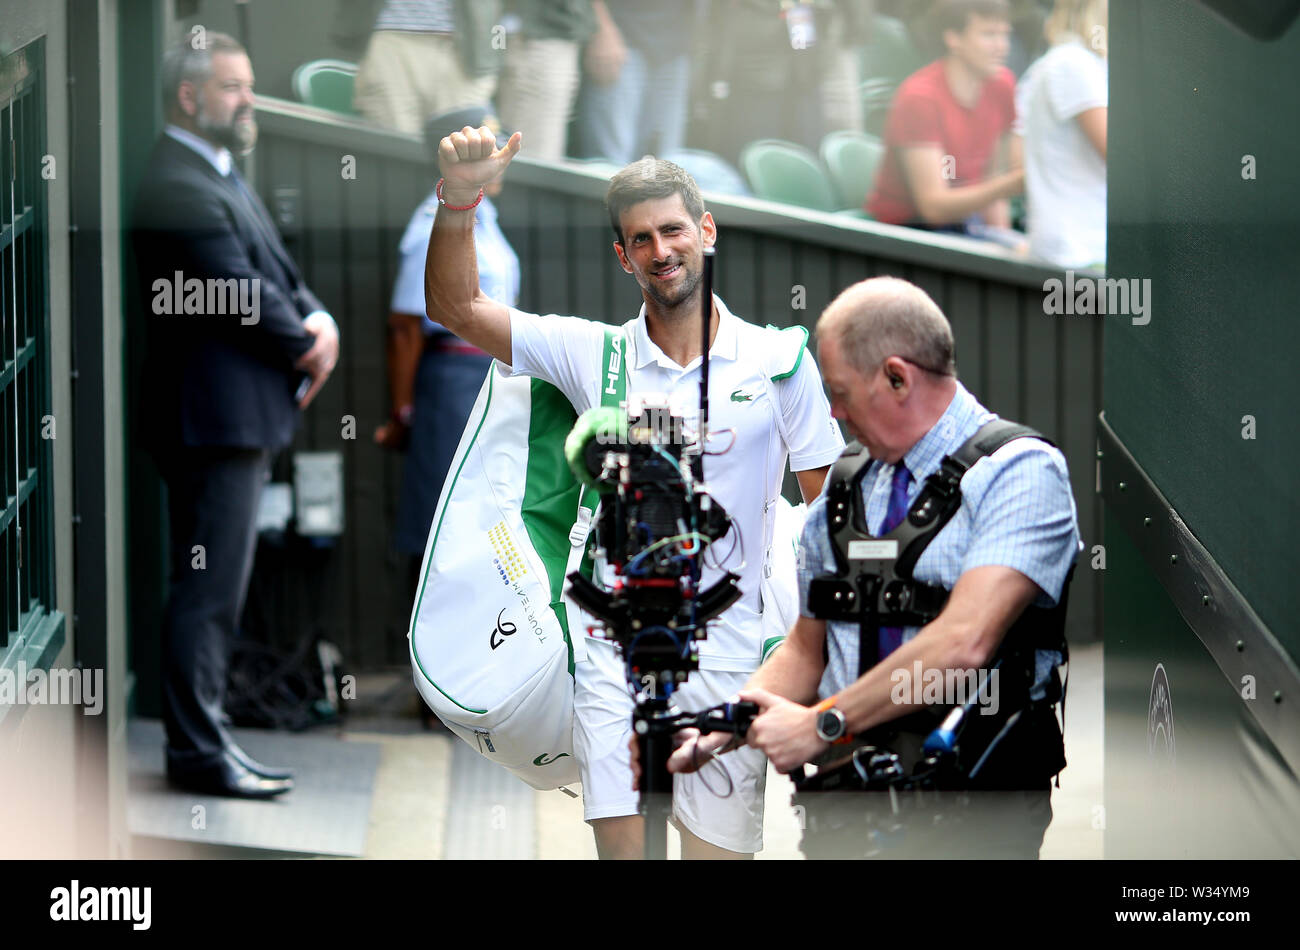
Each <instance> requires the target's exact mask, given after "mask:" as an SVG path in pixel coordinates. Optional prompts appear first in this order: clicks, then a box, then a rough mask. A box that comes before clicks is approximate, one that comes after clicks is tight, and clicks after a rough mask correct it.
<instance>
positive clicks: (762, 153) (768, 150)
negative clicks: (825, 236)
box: [740, 139, 836, 211]
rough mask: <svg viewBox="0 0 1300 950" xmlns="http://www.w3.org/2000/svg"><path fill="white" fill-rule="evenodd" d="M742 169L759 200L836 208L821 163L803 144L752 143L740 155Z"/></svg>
mask: <svg viewBox="0 0 1300 950" xmlns="http://www.w3.org/2000/svg"><path fill="white" fill-rule="evenodd" d="M740 167H741V169H742V170H743V171H744V173H745V177H746V178H747V179H749V186H750V188H752V189H753V191H754V194H755V195H757V196H758V197H759V198H766V199H767V200H769V201H780V202H783V203H785V204H789V205H798V206H799V207H801V208H809V209H811V210H813V211H834V210H835V208H836V201H835V194H834V192H832V190H831V185H830V182H829V181H827V179H826V172H825V170H824V169H823V168H822V165H821V162H819V161H818V160H817V156H816V155H814V154H813V153H812V152H810V151H808V150H807V149H806V148H804V147H803V146H802V145H796V144H795V143H793V142H785V141H782V140H781V139H759V140H758V141H756V142H750V143H749V144H748V145H746V146H745V148H744V151H742V152H741V153H740Z"/></svg>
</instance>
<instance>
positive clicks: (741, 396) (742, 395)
mask: <svg viewBox="0 0 1300 950" xmlns="http://www.w3.org/2000/svg"><path fill="white" fill-rule="evenodd" d="M753 398H754V397H753V396H751V395H750V394H749V393H747V392H745V391H744V390H743V389H737V390H736V391H735V392H734V393H732V394H731V401H732V402H750V401H751V400H752V399H753Z"/></svg>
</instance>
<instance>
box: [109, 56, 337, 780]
mask: <svg viewBox="0 0 1300 950" xmlns="http://www.w3.org/2000/svg"><path fill="white" fill-rule="evenodd" d="M204 39H205V41H204V42H202V45H201V48H197V49H196V48H195V44H196V43H198V42H200V38H199V37H195V36H191V37H187V39H186V40H185V42H184V43H182V44H180V45H178V46H176V47H174V48H173V49H171V50H170V51H169V52H168V53H167V57H166V59H165V61H164V65H163V95H164V103H165V109H166V113H167V118H168V124H167V127H166V129H165V130H164V133H163V134H162V135H161V136H160V137H159V139H158V143H157V145H156V146H155V147H154V150H153V154H152V156H151V157H150V160H149V165H148V168H147V169H146V171H145V174H144V178H143V182H142V184H141V186H140V190H139V193H138V194H137V197H136V204H135V220H134V225H133V240H134V246H135V252H136V262H137V266H138V270H139V275H140V281H141V299H142V301H150V306H151V310H152V314H153V316H152V317H151V320H150V335H149V337H150V339H149V343H150V346H149V355H148V359H147V361H146V370H145V378H144V381H143V387H142V393H143V399H142V406H143V412H144V417H143V418H142V419H141V423H142V425H141V431H142V433H143V435H144V439H145V441H146V444H147V446H148V447H149V449H150V451H151V452H152V454H153V456H154V458H155V459H156V461H157V463H158V467H159V470H160V471H161V473H162V476H163V478H164V479H165V481H166V483H167V488H168V505H169V511H170V516H171V535H172V537H171V589H170V593H169V597H168V601H167V608H166V613H165V615H164V620H163V636H162V640H163V716H164V721H165V724H166V728H167V777H168V780H169V781H170V782H171V783H172V784H173V785H177V786H179V787H182V788H186V789H190V790H193V791H200V792H206V793H212V794H223V795H233V796H240V797H248V798H269V797H271V796H274V795H279V794H281V793H283V792H286V791H288V790H289V789H290V788H292V786H293V782H292V776H291V775H290V774H289V773H288V772H286V771H284V770H283V769H274V768H270V767H268V766H264V765H261V764H260V763H258V762H256V761H254V760H253V759H252V758H251V757H249V755H248V754H247V753H246V752H244V751H243V750H242V749H240V748H239V746H238V744H237V743H236V742H235V741H234V739H233V738H232V736H231V735H230V732H229V731H228V730H227V729H226V727H225V725H224V724H223V722H222V720H223V713H222V703H223V701H224V696H225V687H226V671H227V665H228V662H229V651H230V643H231V640H232V638H233V637H234V635H235V628H236V624H237V623H238V620H239V615H240V612H241V611H242V609H243V603H244V597H245V595H246V593H247V591H248V581H249V575H250V573H251V571H252V565H253V553H254V549H255V546H256V540H257V531H256V516H257V507H258V499H259V497H260V495H261V490H262V486H263V484H264V483H265V482H266V480H267V478H268V477H269V472H270V460H271V456H272V454H273V453H275V452H276V451H278V450H280V449H282V448H284V447H285V446H287V445H288V444H289V442H290V441H291V440H292V438H293V432H294V429H295V427H296V425H297V421H298V411H299V409H301V408H303V407H305V406H306V405H307V404H308V403H309V402H310V401H311V400H312V398H313V397H314V396H315V394H316V392H317V391H318V390H319V389H320V387H321V386H322V385H323V384H324V382H325V380H326V379H327V378H328V377H329V374H330V372H331V371H332V370H333V368H334V364H335V362H336V361H337V359H338V350H339V344H338V330H337V327H336V326H335V324H334V320H333V318H332V317H331V316H330V315H329V313H328V312H326V310H325V307H324V305H323V304H322V303H321V302H320V300H318V299H317V298H316V296H315V295H314V294H312V292H311V291H310V290H309V289H308V288H307V286H306V284H304V283H303V280H302V276H301V275H300V274H299V272H298V268H297V267H296V266H295V264H294V262H293V260H292V259H291V258H290V257H289V254H288V253H287V252H286V251H285V249H284V245H283V244H282V243H281V241H280V238H279V235H278V234H277V233H276V230H275V225H274V224H273V223H272V221H271V217H270V215H269V214H268V213H267V211H266V208H265V206H263V204H262V203H261V201H259V200H258V198H257V197H256V196H255V195H254V194H253V192H252V190H251V189H249V188H248V186H247V185H246V184H245V183H244V181H243V179H242V178H241V177H240V174H239V172H238V170H236V169H235V168H234V164H233V158H232V154H231V153H232V152H235V153H237V154H239V155H245V154H247V153H248V152H249V151H251V150H252V147H253V145H254V143H255V142H256V139H257V126H256V124H255V121H254V117H253V70H252V65H251V64H250V62H249V59H248V55H247V53H246V52H245V51H244V49H243V47H242V46H240V45H239V43H238V42H236V41H235V40H234V39H232V38H231V37H229V36H226V35H224V34H218V33H208V34H207V35H206V38H204Z"/></svg>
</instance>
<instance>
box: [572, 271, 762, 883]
mask: <svg viewBox="0 0 1300 950" xmlns="http://www.w3.org/2000/svg"><path fill="white" fill-rule="evenodd" d="M701 285H702V287H701V291H702V292H701V324H702V327H701V335H702V339H701V345H702V347H703V350H702V353H703V356H702V358H701V362H700V414H699V426H698V432H695V433H689V432H688V431H687V428H686V423H685V420H684V419H683V418H682V417H681V416H678V415H674V414H673V413H672V412H671V411H670V408H669V403H668V399H667V397H665V396H650V395H643V396H641V397H639V398H638V397H633V398H631V399H629V400H628V404H627V409H626V411H625V410H623V409H617V408H614V407H601V408H597V409H590V410H588V411H587V412H585V413H583V414H582V416H581V417H579V419H578V422H577V425H575V426H574V429H573V431H572V432H571V433H570V434H569V438H568V440H567V441H566V443H565V446H564V450H565V456H566V457H567V459H568V462H569V467H570V468H571V469H572V470H573V473H574V475H575V476H576V477H577V479H578V480H579V481H580V482H582V483H583V484H584V485H585V486H587V488H588V489H589V490H594V491H595V492H596V493H597V494H598V495H599V497H600V510H599V512H598V514H597V516H596V524H595V551H594V552H593V553H594V555H595V562H596V563H600V562H602V561H603V562H604V563H605V564H606V565H608V566H609V567H610V568H612V573H613V582H612V585H611V586H609V587H608V588H606V587H603V586H600V585H598V584H597V583H595V582H594V581H593V580H591V579H590V578H589V577H588V576H587V575H586V574H584V573H583V572H581V571H574V572H573V573H571V574H569V577H568V580H569V586H568V590H567V594H568V596H569V598H570V599H571V600H572V601H573V602H574V603H575V604H577V605H578V606H579V607H581V608H582V609H583V610H585V611H586V612H587V613H589V614H591V615H592V616H593V617H595V618H596V619H598V620H599V621H600V622H601V623H602V624H603V625H604V633H605V636H606V637H608V638H609V639H611V640H613V641H615V642H616V643H617V644H618V645H619V647H620V649H621V650H622V653H623V660H624V663H625V664H626V672H627V679H628V683H629V684H630V686H631V689H632V690H633V691H634V692H635V694H636V708H635V710H634V711H633V714H632V729H633V731H634V732H635V734H636V736H637V741H638V747H639V751H640V756H641V814H642V816H644V818H645V856H646V857H647V858H654V859H662V858H664V857H666V856H667V850H668V837H667V836H668V817H669V815H670V814H671V813H672V791H673V781H672V776H671V775H670V774H669V772H668V757H669V755H670V754H671V752H672V747H673V742H672V736H673V733H675V732H676V731H678V730H679V729H683V728H686V727H687V726H691V725H693V726H696V727H697V728H700V729H701V730H702V731H718V730H724V729H725V730H728V731H732V732H737V733H743V732H744V730H745V729H746V728H747V727H748V724H749V722H750V721H751V720H752V719H753V716H754V714H755V713H756V710H755V709H753V708H751V707H750V706H748V705H747V704H735V705H733V706H728V707H726V708H725V709H723V710H721V711H720V710H719V709H713V710H705V711H704V712H703V713H699V714H689V713H687V714H683V713H680V712H678V711H676V710H675V709H673V708H672V705H671V700H672V695H673V692H674V691H675V689H676V688H677V686H678V685H679V684H681V683H683V682H685V681H686V679H687V677H688V676H690V674H691V673H692V672H694V671H695V670H697V669H699V652H698V643H699V641H700V640H702V639H704V637H705V634H706V627H707V624H708V623H709V621H711V620H713V619H715V618H716V617H717V616H718V615H719V614H721V613H722V612H723V611H724V610H726V609H727V608H728V607H730V606H731V605H732V604H734V603H735V602H736V601H737V600H739V599H740V596H741V591H740V588H739V587H737V586H736V582H737V581H738V580H739V579H740V578H739V576H738V575H736V574H734V573H731V572H725V573H724V574H723V576H722V577H721V579H719V580H717V581H715V582H714V583H712V584H711V585H710V586H709V587H707V588H704V589H701V586H700V584H701V578H702V576H703V573H704V555H705V552H706V551H708V549H709V547H710V546H711V545H712V544H713V543H714V542H716V541H717V540H718V539H720V538H722V537H723V536H724V535H726V534H727V533H728V531H730V530H731V519H730V518H729V517H728V516H727V513H726V512H725V511H724V510H723V508H722V506H721V505H719V504H718V503H717V501H716V500H715V499H714V498H713V497H712V496H710V494H709V492H708V490H707V488H706V483H705V481H704V446H705V445H706V444H707V442H708V436H709V399H708V394H709V344H710V342H711V340H710V337H711V331H712V322H713V250H712V248H706V249H705V251H704V266H703V274H702V280H701ZM597 577H598V578H599V579H604V578H600V575H599V574H598V575H597Z"/></svg>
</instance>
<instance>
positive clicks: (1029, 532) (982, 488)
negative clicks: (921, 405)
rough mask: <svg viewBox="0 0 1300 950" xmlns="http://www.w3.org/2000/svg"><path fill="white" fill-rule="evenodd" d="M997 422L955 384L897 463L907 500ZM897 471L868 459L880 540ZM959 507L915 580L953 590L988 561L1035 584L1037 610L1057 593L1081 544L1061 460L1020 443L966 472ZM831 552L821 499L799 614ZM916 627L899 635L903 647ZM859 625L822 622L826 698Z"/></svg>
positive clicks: (1044, 673)
mask: <svg viewBox="0 0 1300 950" xmlns="http://www.w3.org/2000/svg"><path fill="white" fill-rule="evenodd" d="M994 418H997V416H996V414H995V413H992V412H989V411H988V410H987V409H985V408H984V407H983V406H982V405H980V404H979V402H978V401H977V400H976V399H975V397H974V396H972V395H971V394H970V393H969V392H968V391H967V390H966V388H965V387H964V386H962V384H961V383H958V384H957V392H956V394H955V395H954V396H953V399H952V402H951V403H950V404H949V405H948V408H947V410H946V411H945V412H944V414H943V415H942V416H941V417H940V418H939V421H938V422H936V423H935V424H934V427H933V428H932V429H930V431H929V432H927V433H926V434H925V435H924V436H923V437H922V438H921V440H920V441H919V442H917V443H916V444H915V445H914V446H912V448H911V449H910V450H908V452H907V454H906V455H905V456H904V457H903V464H904V465H906V466H907V468H908V471H910V472H911V473H912V478H913V481H912V485H911V488H910V489H909V491H908V504H909V505H910V504H912V503H913V502H915V501H916V496H917V495H919V494H920V492H921V488H922V485H923V483H924V482H925V479H926V477H927V476H928V475H931V474H933V473H934V472H936V471H938V470H939V463H940V461H941V460H942V459H943V457H944V456H945V455H948V454H950V453H952V452H955V451H956V450H957V449H958V448H959V447H960V446H961V444H962V443H963V442H965V441H966V440H967V439H968V438H970V437H971V436H972V435H974V434H975V431H976V430H977V429H979V427H980V426H982V425H983V424H984V423H986V422H988V421H989V420H990V419H994ZM894 468H895V466H893V465H887V464H885V463H884V462H881V461H872V462H871V463H870V468H868V470H867V473H866V475H864V476H863V478H862V491H863V497H864V499H865V500H866V515H867V527H868V528H869V529H870V530H871V532H872V533H873V534H877V533H879V531H880V528H881V526H882V524H883V523H884V520H885V513H886V511H887V510H888V508H889V490H890V484H891V482H892V481H893V476H894ZM961 491H962V502H961V507H959V508H958V509H957V512H956V514H954V515H953V517H952V519H951V520H950V521H949V522H948V523H947V524H946V525H944V527H943V530H941V531H940V532H939V533H938V534H937V535H935V537H934V539H933V540H932V541H931V542H930V544H929V546H928V547H926V549H925V552H924V553H923V554H922V555H921V557H920V559H919V560H918V561H917V563H916V569H915V570H914V571H913V577H915V578H916V580H918V581H921V582H923V583H926V584H937V585H939V586H940V587H944V588H947V589H948V590H952V588H953V585H955V584H956V583H957V578H959V577H960V576H961V575H962V574H964V573H966V572H967V571H969V570H971V569H973V568H976V567H983V566H985V565H1002V566H1004V567H1010V568H1014V569H1015V570H1017V571H1019V572H1020V573H1021V574H1024V575H1025V576H1026V577H1028V578H1029V579H1030V580H1032V581H1033V582H1034V583H1035V584H1037V585H1038V586H1039V588H1040V592H1039V595H1038V599H1037V600H1036V601H1035V603H1036V604H1038V605H1039V606H1042V607H1052V606H1054V605H1055V604H1056V602H1057V600H1058V598H1060V596H1061V588H1062V585H1064V583H1065V578H1066V575H1067V574H1068V573H1069V571H1070V567H1071V565H1073V564H1074V559H1075V556H1076V555H1077V554H1078V552H1079V550H1080V548H1081V544H1080V542H1079V529H1078V518H1077V515H1076V513H1075V508H1074V495H1073V494H1072V493H1071V491H1070V476H1069V473H1068V471H1067V470H1066V466H1065V456H1063V455H1062V454H1061V453H1060V451H1059V450H1057V449H1055V448H1053V447H1052V446H1050V445H1048V444H1047V443H1046V442H1043V441H1041V440H1040V439H1016V440H1015V441H1014V442H1010V443H1008V444H1007V445H1004V446H1003V447H1002V448H1000V449H999V450H998V451H996V452H994V453H993V454H992V455H989V456H987V457H985V458H983V459H981V460H980V461H978V462H976V463H975V464H974V465H973V466H971V469H970V471H968V472H967V473H966V476H965V478H963V479H962V482H961ZM834 570H835V556H834V554H833V553H832V551H831V544H830V535H829V533H828V532H827V529H826V495H825V494H824V493H823V494H822V495H821V496H820V497H818V498H817V500H816V501H814V502H813V503H812V505H811V506H810V507H809V509H808V518H807V521H806V522H805V523H804V529H803V537H802V539H801V543H800V550H799V612H800V613H801V614H802V615H803V616H805V617H811V616H812V614H811V613H810V612H809V610H808V584H809V581H811V580H812V578H813V577H814V576H816V575H817V574H822V573H828V572H834ZM920 629H921V628H920V627H907V628H905V629H904V630H903V642H904V643H906V642H907V641H908V640H911V639H912V638H913V637H914V636H916V634H917V633H918V632H919V631H920ZM858 635H859V632H858V625H857V624H856V623H848V622H843V621H828V622H827V624H826V637H827V648H828V652H829V655H830V659H829V662H828V663H827V664H826V671H825V673H824V674H823V675H822V680H821V685H820V686H819V688H818V692H819V695H820V696H822V697H823V698H825V697H828V696H831V695H833V694H835V693H837V692H839V691H840V690H842V689H844V688H845V687H846V686H848V685H849V684H850V683H852V682H854V681H855V680H856V679H857V678H858ZM1061 659H1062V658H1061V655H1060V654H1059V653H1057V652H1055V651H1052V650H1039V651H1037V654H1036V656H1035V674H1036V678H1035V684H1034V688H1033V690H1032V695H1033V696H1035V698H1038V697H1041V696H1042V690H1043V687H1044V686H1045V685H1046V683H1047V681H1048V678H1049V676H1050V675H1051V669H1052V667H1053V666H1054V665H1056V664H1058V663H1060V662H1061Z"/></svg>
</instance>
